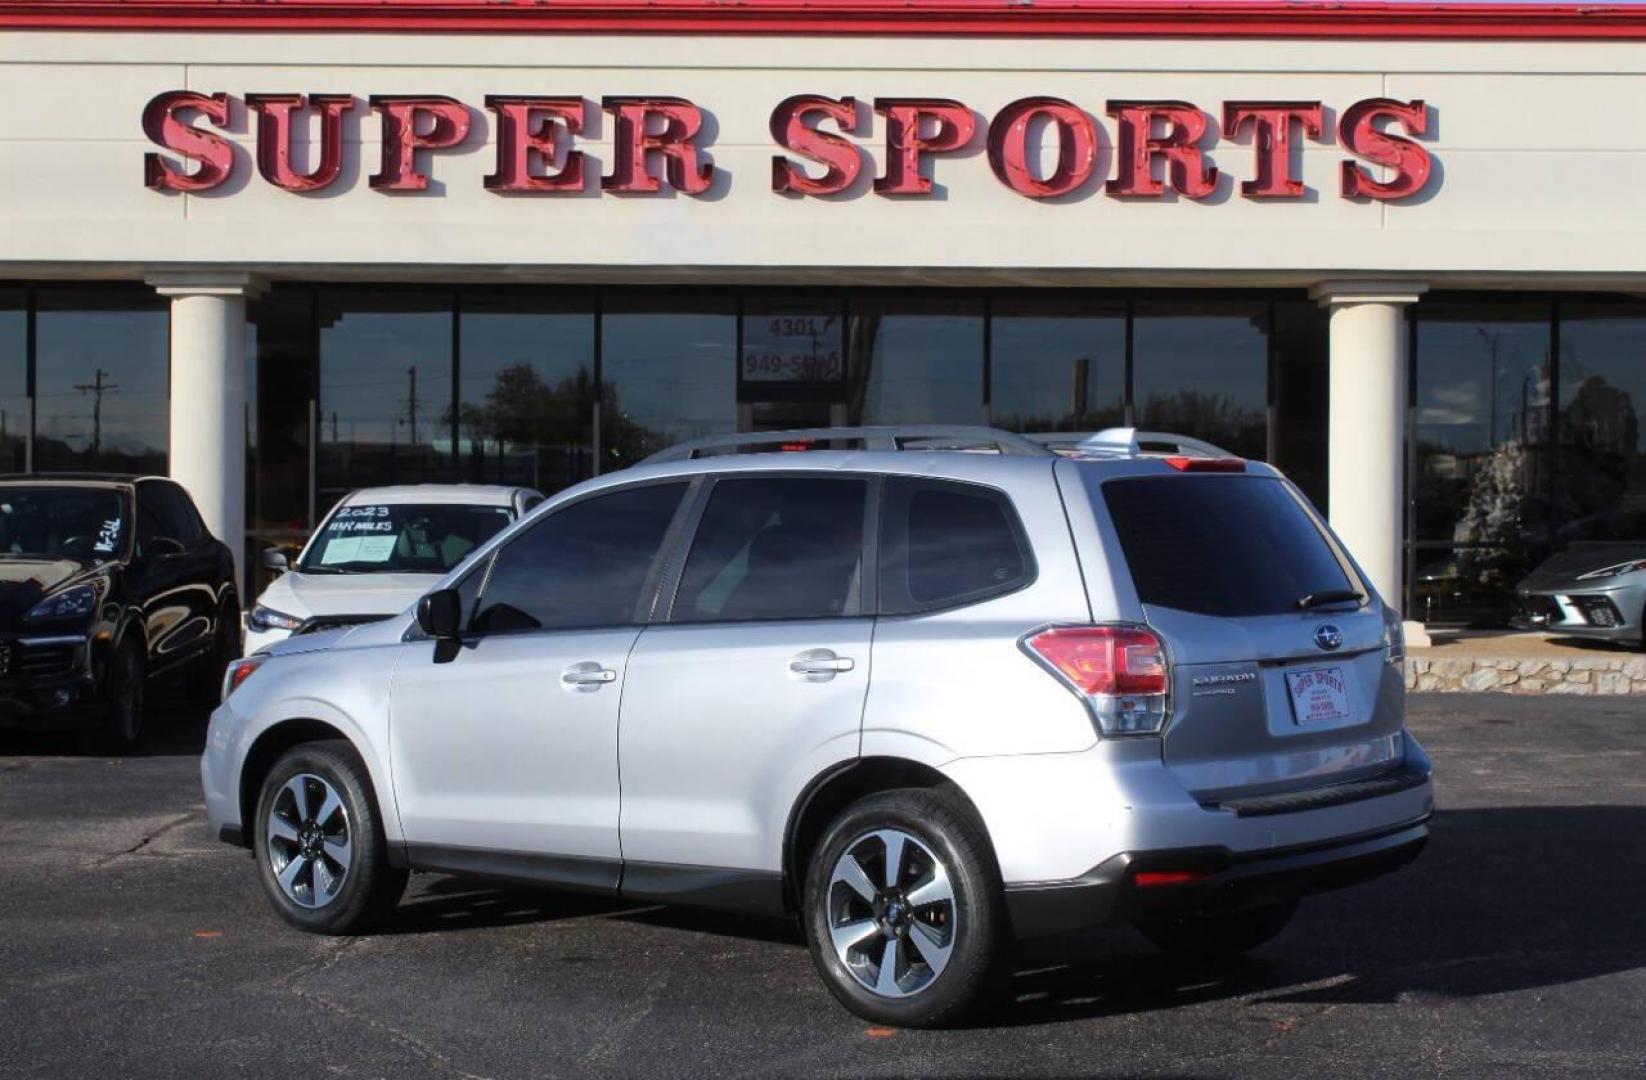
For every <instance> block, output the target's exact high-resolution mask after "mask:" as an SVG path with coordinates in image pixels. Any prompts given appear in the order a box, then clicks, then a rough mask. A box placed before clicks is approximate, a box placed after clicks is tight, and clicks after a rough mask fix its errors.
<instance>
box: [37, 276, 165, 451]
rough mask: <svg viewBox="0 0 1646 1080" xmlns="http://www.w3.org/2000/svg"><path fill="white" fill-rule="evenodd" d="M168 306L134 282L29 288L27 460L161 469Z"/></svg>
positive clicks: (163, 442)
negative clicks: (30, 430) (31, 357)
mask: <svg viewBox="0 0 1646 1080" xmlns="http://www.w3.org/2000/svg"><path fill="white" fill-rule="evenodd" d="M170 325H171V321H170V310H169V308H168V306H167V303H166V301H165V300H164V299H162V298H161V297H159V296H156V295H154V294H153V293H152V292H149V291H147V290H141V289H124V288H118V289H111V288H108V287H103V288H98V289H93V288H73V289H41V290H40V291H39V292H38V293H37V294H36V297H35V421H34V467H35V468H36V469H37V470H39V471H41V472H64V471H74V470H86V471H92V472H100V471H108V472H130V473H164V472H165V471H166V450H167V444H168V441H169V436H170V430H171V425H170V405H169V403H168V400H167V398H168V389H169V386H168V383H169V372H170V357H171V343H170Z"/></svg>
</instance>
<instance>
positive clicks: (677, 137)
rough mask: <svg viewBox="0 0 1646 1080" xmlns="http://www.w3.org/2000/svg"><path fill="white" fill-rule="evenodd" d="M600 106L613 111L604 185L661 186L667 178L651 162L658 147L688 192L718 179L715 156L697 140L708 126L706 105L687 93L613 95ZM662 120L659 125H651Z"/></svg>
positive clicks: (675, 183) (667, 169) (672, 181)
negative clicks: (609, 165) (686, 96)
mask: <svg viewBox="0 0 1646 1080" xmlns="http://www.w3.org/2000/svg"><path fill="white" fill-rule="evenodd" d="M600 107H601V108H602V109H605V110H606V111H607V112H609V113H611V114H612V172H611V175H610V176H603V177H601V178H600V187H601V188H602V190H605V191H624V192H647V191H657V190H659V189H660V188H661V186H662V184H661V182H660V181H659V180H658V178H657V177H655V176H653V175H652V174H651V171H650V170H649V169H647V168H646V159H647V157H648V156H649V155H651V154H653V153H656V154H659V155H661V156H662V158H663V162H664V164H663V175H664V177H665V178H666V179H667V180H668V182H669V186H670V187H672V188H674V189H675V190H676V191H678V192H680V193H681V194H683V195H701V194H702V193H703V192H705V191H707V190H709V185H710V184H711V183H713V182H714V162H712V161H710V160H709V156H708V155H707V154H705V153H704V152H703V150H702V149H701V148H700V147H699V146H698V145H697V143H696V142H694V141H693V140H695V139H696V138H697V135H698V132H700V131H702V130H703V110H702V109H699V108H698V107H697V106H696V105H693V104H692V103H691V102H689V101H687V100H686V99H684V98H675V97H648V98H639V97H608V98H602V99H601V101H600ZM654 120H657V121H661V127H660V128H659V129H658V130H656V131H649V130H647V129H648V128H649V127H650V126H651V125H652V121H654Z"/></svg>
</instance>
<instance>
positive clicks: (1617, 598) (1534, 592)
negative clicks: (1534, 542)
mask: <svg viewBox="0 0 1646 1080" xmlns="http://www.w3.org/2000/svg"><path fill="white" fill-rule="evenodd" d="M1515 606H1516V613H1515V618H1514V619H1513V620H1512V622H1513V623H1514V625H1516V626H1518V627H1520V628H1522V629H1526V630H1547V631H1548V632H1549V633H1551V634H1569V635H1571V636H1573V637H1587V638H1598V639H1600V640H1603V641H1615V642H1621V643H1623V644H1628V645H1634V646H1636V647H1637V648H1638V647H1641V646H1643V645H1646V635H1643V633H1642V630H1643V627H1646V543H1639V542H1636V543H1607V542H1595V543H1576V544H1573V545H1571V546H1570V547H1569V548H1567V549H1566V550H1565V551H1562V552H1561V553H1559V554H1558V555H1555V556H1553V557H1552V558H1550V559H1548V560H1547V561H1546V562H1544V563H1543V564H1541V565H1540V566H1538V568H1537V569H1535V570H1533V571H1532V572H1531V573H1530V574H1528V575H1526V577H1525V578H1524V579H1523V580H1522V581H1521V582H1520V584H1519V585H1517V586H1515Z"/></svg>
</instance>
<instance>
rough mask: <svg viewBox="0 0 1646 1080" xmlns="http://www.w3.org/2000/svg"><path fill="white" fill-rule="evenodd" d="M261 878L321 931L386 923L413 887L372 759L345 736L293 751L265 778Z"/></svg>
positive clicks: (255, 839) (272, 894)
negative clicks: (395, 858)
mask: <svg viewBox="0 0 1646 1080" xmlns="http://www.w3.org/2000/svg"><path fill="white" fill-rule="evenodd" d="M252 845H253V850H254V851H255V853H256V856H257V871H258V878H259V880H261V881H262V883H263V891H264V892H266V893H267V894H268V897H269V902H270V903H271V904H273V905H274V909H275V911H277V912H279V914H280V917H281V918H283V919H285V920H286V921H287V922H289V923H291V924H292V925H293V926H296V927H298V928H299V929H303V930H308V931H310V932H312V933H316V934H358V933H360V932H362V931H364V930H368V929H370V928H371V927H373V926H375V925H377V924H379V923H380V922H382V920H383V919H384V918H386V917H387V916H388V914H389V913H390V912H392V911H393V910H394V907H395V905H396V904H398V903H399V902H400V894H401V893H403V892H404V891H405V889H406V878H407V873H406V871H405V870H403V869H396V868H394V867H392V866H390V865H389V859H388V852H389V846H388V841H387V840H386V839H384V836H383V822H382V817H381V816H380V814H379V812H378V808H377V800H376V799H375V798H374V797H373V795H372V788H371V779H370V777H369V776H368V774H367V772H366V765H365V762H363V761H361V760H360V755H359V754H358V753H356V752H355V749H354V747H353V746H352V745H350V744H349V742H348V741H347V740H344V739H327V740H324V741H321V742H311V743H303V744H301V745H299V746H295V747H293V748H292V749H290V750H288V751H287V752H286V753H285V754H284V755H283V756H282V757H281V758H280V760H278V761H276V762H275V764H274V768H272V769H270V770H269V774H268V776H267V777H266V778H265V779H264V781H263V789H262V792H261V794H260V795H259V796H258V799H257V816H256V818H255V819H254V820H253V822H252Z"/></svg>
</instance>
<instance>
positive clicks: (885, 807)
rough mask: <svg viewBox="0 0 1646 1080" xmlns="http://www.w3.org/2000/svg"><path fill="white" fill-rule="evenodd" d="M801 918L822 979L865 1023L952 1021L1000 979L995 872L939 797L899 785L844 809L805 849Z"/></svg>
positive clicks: (978, 836) (970, 821) (976, 830)
mask: <svg viewBox="0 0 1646 1080" xmlns="http://www.w3.org/2000/svg"><path fill="white" fill-rule="evenodd" d="M888 855H890V858H888ZM890 867H895V870H894V869H891V868H890ZM802 920H803V922H804V924H805V929H806V936H807V939H808V941H809V942H810V944H811V952H812V959H813V961H814V962H815V963H816V964H817V970H818V972H819V974H821V975H822V976H823V982H824V984H825V985H827V986H828V988H829V990H830V992H831V993H833V994H834V996H835V997H836V999H838V1000H839V1001H840V1003H841V1004H842V1005H844V1006H846V1008H848V1009H850V1010H851V1011H852V1012H854V1013H856V1014H857V1015H858V1016H861V1017H862V1018H863V1019H865V1020H869V1021H872V1022H874V1023H880V1024H891V1025H895V1026H898V1027H944V1026H948V1025H952V1024H954V1023H956V1022H958V1021H960V1020H961V1019H962V1018H963V1017H965V1016H966V1015H967V1014H968V1013H969V1012H971V1011H972V1010H973V1009H975V1008H976V1007H978V1006H979V1005H980V1004H983V1003H984V1002H985V1001H987V1000H988V999H990V998H991V997H993V995H994V994H995V992H996V991H998V990H999V989H1000V988H1002V986H1003V985H1004V979H1005V976H1006V975H1007V974H1009V973H1008V972H1007V971H1006V970H1005V966H1004V965H1003V964H1002V963H1001V962H1000V961H1001V953H1002V951H1003V946H1004V944H1005V939H1006V936H1007V935H1006V920H1005V914H1004V901H1003V898H1002V890H1001V885H1000V873H999V871H998V869H997V868H996V866H995V861H994V855H993V853H992V851H991V849H990V847H989V842H988V838H987V835H986V833H985V832H984V829H983V826H982V824H981V823H980V822H979V821H978V820H977V818H976V816H975V815H974V814H973V813H972V811H971V809H970V808H969V807H968V806H967V805H966V804H965V802H964V801H963V800H961V799H960V798H958V797H957V796H955V795H954V794H952V793H950V792H946V791H942V790H928V789H923V788H904V789H897V790H893V791H886V792H881V793H879V794H876V795H870V796H867V797H865V798H863V799H859V800H858V801H857V802H855V803H853V804H851V805H850V806H848V807H847V808H846V809H845V810H844V811H843V812H842V813H841V814H840V816H839V817H837V818H836V819H835V820H834V822H833V823H831V824H830V825H829V827H828V829H827V830H826V831H825V833H824V835H823V839H822V841H821V842H820V843H819V844H818V846H817V849H816V851H815V852H814V853H813V855H812V859H811V864H810V866H809V867H808V869H807V872H806V887H805V897H804V906H803V912H802ZM888 964H889V965H890V968H889V969H888V966H887V965H888Z"/></svg>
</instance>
